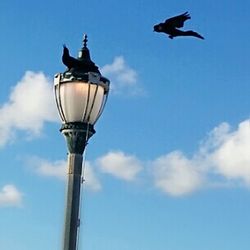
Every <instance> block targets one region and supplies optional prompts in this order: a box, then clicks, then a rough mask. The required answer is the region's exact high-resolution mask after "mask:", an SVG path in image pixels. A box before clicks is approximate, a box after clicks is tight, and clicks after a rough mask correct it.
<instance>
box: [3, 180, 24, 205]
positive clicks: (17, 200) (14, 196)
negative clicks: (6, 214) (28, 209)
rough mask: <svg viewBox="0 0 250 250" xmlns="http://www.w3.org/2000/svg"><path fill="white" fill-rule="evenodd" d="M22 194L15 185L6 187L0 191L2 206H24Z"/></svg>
mask: <svg viewBox="0 0 250 250" xmlns="http://www.w3.org/2000/svg"><path fill="white" fill-rule="evenodd" d="M22 196H23V195H22V193H21V192H20V191H19V190H18V189H17V188H16V187H15V186H14V185H10V184H9V185H5V186H4V187H3V188H2V189H1V190H0V207H1V206H12V207H13V206H14V207H16V206H20V205H21V204H22Z"/></svg>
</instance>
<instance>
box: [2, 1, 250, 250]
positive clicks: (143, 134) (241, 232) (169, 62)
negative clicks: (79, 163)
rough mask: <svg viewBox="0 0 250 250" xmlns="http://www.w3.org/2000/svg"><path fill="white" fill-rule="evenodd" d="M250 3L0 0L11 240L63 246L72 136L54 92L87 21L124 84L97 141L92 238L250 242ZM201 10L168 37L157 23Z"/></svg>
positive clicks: (137, 245) (191, 249) (86, 197)
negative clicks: (65, 131)
mask: <svg viewBox="0 0 250 250" xmlns="http://www.w3.org/2000/svg"><path fill="white" fill-rule="evenodd" d="M249 8H250V3H248V2H247V1H238V2H233V1H231V2H230V3H229V2H228V1H226V0H221V1H211V0H203V1H183V0H180V1H166V0H165V1H161V0H159V1H154V2H152V1H142V0H140V1H139V0H133V1H131V0H127V1H111V0H106V1H100V0H99V1H97V0H91V1H90V0H86V1H79V0H78V1H71V2H70V3H69V2H68V1H64V0H63V1H62V0H61V1H59V0H55V1H40V2H35V1H30V0H26V1H22V2H20V1H17V0H11V1H7V0H2V1H1V2H0V27H1V46H0V55H1V64H0V74H1V76H2V77H1V90H0V117H1V119H0V162H1V163H0V167H1V175H0V218H1V224H0V247H1V249H4V250H31V249H34V248H35V249H37V250H42V249H47V250H54V249H61V242H62V229H63V219H64V218H63V215H64V202H65V201H64V198H65V166H66V157H67V156H66V153H67V152H66V145H65V142H64V138H63V136H62V135H61V134H60V132H59V128H60V121H59V118H58V115H57V111H56V105H55V102H54V99H53V76H54V74H56V73H58V72H63V71H64V70H65V67H64V66H63V65H62V63H61V54H62V44H64V43H65V44H67V46H68V47H69V48H70V51H71V54H72V55H75V56H76V55H77V52H78V50H79V49H80V48H81V42H82V37H83V34H84V33H87V34H88V38H89V42H88V47H89V49H90V52H91V57H92V59H93V61H94V62H95V63H96V64H97V65H98V66H99V67H100V70H101V72H102V74H103V75H104V76H106V77H108V78H109V79H110V80H111V86H112V90H111V93H110V96H109V100H108V103H107V105H106V108H105V110H104V113H103V115H102V117H101V118H100V120H99V121H98V123H97V124H96V127H95V129H96V131H97V133H96V134H95V135H94V136H93V137H92V138H91V139H90V142H89V145H88V148H87V152H86V163H85V173H86V183H85V186H84V188H83V204H82V208H81V214H82V216H81V219H82V222H81V231H80V242H79V249H86V250H88V249H89V250H95V249H101V248H102V249H109V250H116V249H118V248H119V249H120V250H128V249H130V250H140V249H143V250H151V249H157V250H166V249H171V250H183V249H185V250H211V249H213V250H222V249H226V250H236V249H240V250H247V249H249V244H250V239H249V225H250V215H249V206H250V189H249V188H250V153H249V152H250V151H249V149H250V119H249V115H250V112H249V110H250V98H249V93H250V74H249V73H248V72H249V70H248V68H249V66H250V63H249V55H250V46H249V38H250V30H249V29H248V23H250V16H249V13H248V12H249V11H248V10H249ZM185 11H189V12H190V14H191V16H192V19H191V20H189V21H187V22H186V23H185V27H184V29H187V30H188V29H193V30H195V31H197V32H199V33H200V34H201V35H203V36H204V37H205V40H204V41H203V40H199V39H196V38H188V37H187V38H176V39H173V40H170V39H168V38H167V37H166V36H165V35H163V34H158V33H154V32H153V25H154V24H157V23H159V22H162V21H164V20H165V19H166V18H168V17H171V16H173V15H177V14H180V13H183V12H185Z"/></svg>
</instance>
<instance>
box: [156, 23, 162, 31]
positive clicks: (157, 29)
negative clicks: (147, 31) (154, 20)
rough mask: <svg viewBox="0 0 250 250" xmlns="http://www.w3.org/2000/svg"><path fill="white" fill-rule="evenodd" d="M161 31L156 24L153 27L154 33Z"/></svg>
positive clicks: (159, 26)
mask: <svg viewBox="0 0 250 250" xmlns="http://www.w3.org/2000/svg"><path fill="white" fill-rule="evenodd" d="M161 30H162V27H161V25H160V24H157V25H155V26H154V31H155V32H161Z"/></svg>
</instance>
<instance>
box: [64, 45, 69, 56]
mask: <svg viewBox="0 0 250 250" xmlns="http://www.w3.org/2000/svg"><path fill="white" fill-rule="evenodd" d="M63 53H64V54H68V55H69V49H68V48H67V47H66V45H65V44H63Z"/></svg>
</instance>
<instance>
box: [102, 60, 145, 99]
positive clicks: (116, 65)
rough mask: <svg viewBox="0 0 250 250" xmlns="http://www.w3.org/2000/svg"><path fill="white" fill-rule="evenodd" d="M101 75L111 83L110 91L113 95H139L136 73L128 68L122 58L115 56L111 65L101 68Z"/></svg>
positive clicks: (141, 91) (140, 91)
mask: <svg viewBox="0 0 250 250" xmlns="http://www.w3.org/2000/svg"><path fill="white" fill-rule="evenodd" d="M101 72H102V74H103V75H104V76H105V77H107V78H109V79H110V81H111V91H113V93H115V94H123V95H141V94H143V90H142V88H140V87H139V84H138V74H137V72H136V71H135V70H134V69H132V68H131V67H130V66H128V65H127V64H126V62H125V60H124V57H123V56H117V57H115V58H114V61H113V62H112V63H111V64H107V65H105V66H103V67H102V68H101Z"/></svg>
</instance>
